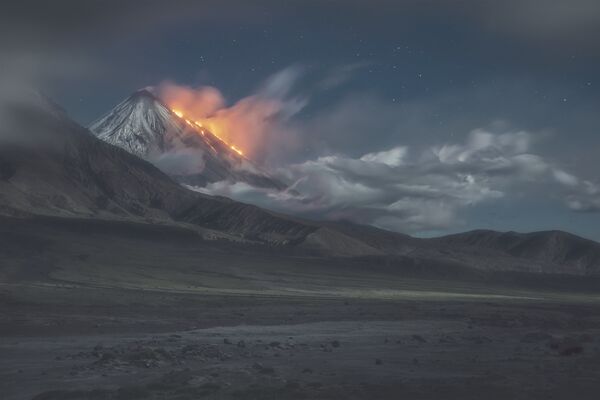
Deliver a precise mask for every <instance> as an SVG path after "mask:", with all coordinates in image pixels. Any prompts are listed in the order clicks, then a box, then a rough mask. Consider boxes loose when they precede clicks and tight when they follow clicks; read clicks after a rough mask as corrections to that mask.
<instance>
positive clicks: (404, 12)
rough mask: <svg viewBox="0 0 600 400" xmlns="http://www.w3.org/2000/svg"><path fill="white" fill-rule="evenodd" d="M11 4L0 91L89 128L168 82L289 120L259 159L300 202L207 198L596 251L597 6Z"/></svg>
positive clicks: (2, 30)
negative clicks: (565, 240) (547, 236)
mask: <svg viewBox="0 0 600 400" xmlns="http://www.w3.org/2000/svg"><path fill="white" fill-rule="evenodd" d="M3 3H7V2H3ZM12 3H13V4H2V5H1V6H0V60H1V61H0V67H1V68H2V69H1V72H0V73H1V74H2V81H6V80H9V81H23V82H26V83H27V84H29V85H35V86H36V87H39V88H40V89H41V90H42V91H44V92H46V93H47V94H48V95H49V96H50V97H52V98H53V99H54V100H55V101H56V102H57V103H59V104H61V106H63V107H64V108H65V109H66V110H67V112H68V113H69V115H70V116H71V117H72V118H73V119H75V120H76V121H78V122H80V123H81V124H83V125H88V124H89V123H91V122H92V121H93V120H95V119H96V118H98V117H100V116H101V115H103V114H105V113H106V112H107V111H109V110H110V109H111V108H112V107H114V105H116V104H117V103H118V102H119V101H121V100H122V99H123V98H125V97H127V96H128V95H129V94H130V93H131V92H133V91H135V90H137V89H139V88H142V87H146V86H155V85H159V84H161V83H162V82H165V81H170V82H173V83H176V84H179V85H185V86H187V87H192V88H196V87H203V86H212V87H215V88H217V89H218V90H219V91H220V92H221V94H222V96H223V97H224V98H225V100H226V103H227V106H228V107H229V106H234V105H235V104H236V103H238V102H239V101H240V100H242V99H245V98H248V97H252V96H263V95H264V93H265V88H270V89H269V90H271V89H272V90H271V92H269V93H271V94H270V95H271V96H274V97H275V98H276V100H277V101H279V102H280V103H281V111H282V112H281V115H278V116H277V118H278V120H277V121H275V122H274V123H273V124H272V125H270V127H269V129H273V130H274V132H273V135H270V136H268V137H269V140H268V143H264V148H265V151H264V152H263V154H261V155H260V157H258V156H257V160H256V161H257V163H260V164H261V165H262V166H263V167H264V168H266V169H269V170H271V171H272V173H273V174H277V175H279V176H282V177H285V178H286V179H288V180H289V181H292V182H296V186H295V188H296V189H298V191H299V192H301V193H302V194H303V196H304V197H302V198H295V199H288V198H287V197H285V196H284V195H282V194H276V193H265V192H264V191H259V190H254V189H252V188H248V187H240V186H239V185H234V186H227V185H224V184H223V185H214V186H213V187H211V188H209V189H210V191H211V192H212V193H217V194H224V195H228V196H231V197H234V198H237V199H240V200H244V201H249V202H254V203H256V204H259V205H262V206H265V207H270V208H272V209H276V210H278V211H284V212H290V213H294V214H297V215H302V216H305V217H311V218H330V219H350V220H353V221H355V222H361V223H370V224H374V225H377V226H380V227H383V228H388V229H394V230H399V231H403V232H407V233H410V234H415V235H422V236H429V235H438V234H444V233H451V232H458V231H465V230H469V229H476V228H488V229H496V230H517V231H532V230H547V229H561V230H567V231H570V232H573V233H576V234H580V235H582V236H585V237H589V238H592V239H596V240H600V218H599V216H600V214H599V212H600V177H599V176H598V171H599V170H600V157H599V156H598V150H599V149H600V131H599V127H600V112H599V111H600V92H599V89H600V79H599V78H600V76H599V74H600V2H597V1H595V0H564V1H562V0H560V1H553V0H547V1H536V0H507V1H484V0H482V1H442V0H440V1H368V2H367V1H171V2H166V1H161V2H158V1H60V0H59V1H53V2H49V1H18V2H12ZM277 135H279V136H277Z"/></svg>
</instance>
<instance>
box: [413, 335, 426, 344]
mask: <svg viewBox="0 0 600 400" xmlns="http://www.w3.org/2000/svg"><path fill="white" fill-rule="evenodd" d="M411 339H412V340H414V341H415V342H419V343H427V340H425V338H424V337H423V336H421V335H412V336H411Z"/></svg>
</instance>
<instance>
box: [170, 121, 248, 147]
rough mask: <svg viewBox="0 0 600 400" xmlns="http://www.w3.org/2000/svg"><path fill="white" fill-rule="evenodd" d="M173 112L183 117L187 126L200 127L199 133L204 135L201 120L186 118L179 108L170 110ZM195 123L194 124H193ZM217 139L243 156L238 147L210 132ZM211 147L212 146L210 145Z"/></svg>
mask: <svg viewBox="0 0 600 400" xmlns="http://www.w3.org/2000/svg"><path fill="white" fill-rule="evenodd" d="M171 111H172V112H173V114H175V115H177V116H178V117H179V118H181V119H183V120H184V121H185V122H186V124H188V125H189V126H191V127H193V128H196V127H198V128H201V129H200V133H201V134H202V136H205V133H204V129H203V128H204V127H203V126H202V123H201V122H198V121H191V120H189V119H187V118H185V116H184V115H183V113H182V112H181V111H179V110H171ZM194 125H195V126H194ZM211 133H212V134H213V135H214V136H215V137H216V138H217V139H219V140H220V141H221V142H223V143H224V144H225V145H226V146H227V147H229V148H230V149H231V150H233V151H235V152H236V153H238V154H239V155H240V156H242V157H244V152H243V151H242V150H240V149H238V148H237V147H235V146H234V145H232V144H229V143H227V142H226V141H225V140H223V139H222V138H221V137H219V136H218V135H217V134H216V133H214V132H211ZM211 147H212V146H211Z"/></svg>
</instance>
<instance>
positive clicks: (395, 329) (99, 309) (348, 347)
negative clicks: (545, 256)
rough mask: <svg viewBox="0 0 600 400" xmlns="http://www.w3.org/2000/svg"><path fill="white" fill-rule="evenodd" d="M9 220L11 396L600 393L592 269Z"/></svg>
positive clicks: (6, 279) (0, 240)
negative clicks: (488, 265) (518, 266)
mask: <svg viewBox="0 0 600 400" xmlns="http://www.w3.org/2000/svg"><path fill="white" fill-rule="evenodd" d="M4 222H6V223H3V224H0V257H1V258H0V398H2V400H21V399H23V400H25V399H35V400H65V399H70V400H84V399H91V400H135V399H140V400H141V399H144V400H147V399H150V400H152V399H169V400H170V399H178V400H195V399H242V400H243V399H252V400H255V399H276V400H285V399H344V400H345V399H369V400H370V399H375V400H378V399H478V400H480V399H482V398H484V399H486V400H488V399H489V400H491V399H574V398H576V399H596V398H598V395H597V393H598V392H600V301H599V296H598V290H597V287H598V280H594V279H590V278H568V277H558V276H557V277H547V276H546V277H544V276H540V275H536V276H532V275H530V276H526V275H519V276H513V275H510V274H501V275H497V274H491V275H487V274H482V273H480V272H479V271H472V272H468V271H463V270H455V271H451V270H447V269H443V268H438V269H431V270H430V269H429V268H426V267H427V266H425V267H424V268H422V269H420V270H416V269H413V268H412V267H410V266H405V265H403V264H401V263H400V264H388V263H387V262H380V263H376V262H370V261H369V260H362V261H356V260H350V259H346V260H340V259H325V258H323V259H319V258H314V257H309V256H303V255H297V254H291V255H290V254H288V255H286V254H281V253H278V250H277V249H264V250H261V249H254V248H247V247H244V246H237V247H236V246H234V245H232V244H231V243H226V242H210V241H200V240H198V239H197V238H196V237H195V236H193V235H190V234H188V233H185V232H180V231H177V230H173V229H170V228H169V229H170V230H165V229H163V228H160V229H159V228H155V227H145V226H129V225H123V224H120V225H114V224H97V223H95V224H93V225H90V224H75V225H73V224H68V225H67V226H64V223H63V222H61V223H60V224H58V223H55V222H51V223H46V222H43V223H38V222H35V221H34V222H24V221H16V220H15V221H4Z"/></svg>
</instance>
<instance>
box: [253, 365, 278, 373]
mask: <svg viewBox="0 0 600 400" xmlns="http://www.w3.org/2000/svg"><path fill="white" fill-rule="evenodd" d="M252 368H253V369H255V370H256V371H258V372H259V373H261V374H269V375H271V374H274V373H275V369H273V368H272V367H265V366H263V365H262V364H259V363H254V364H253V365H252Z"/></svg>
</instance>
